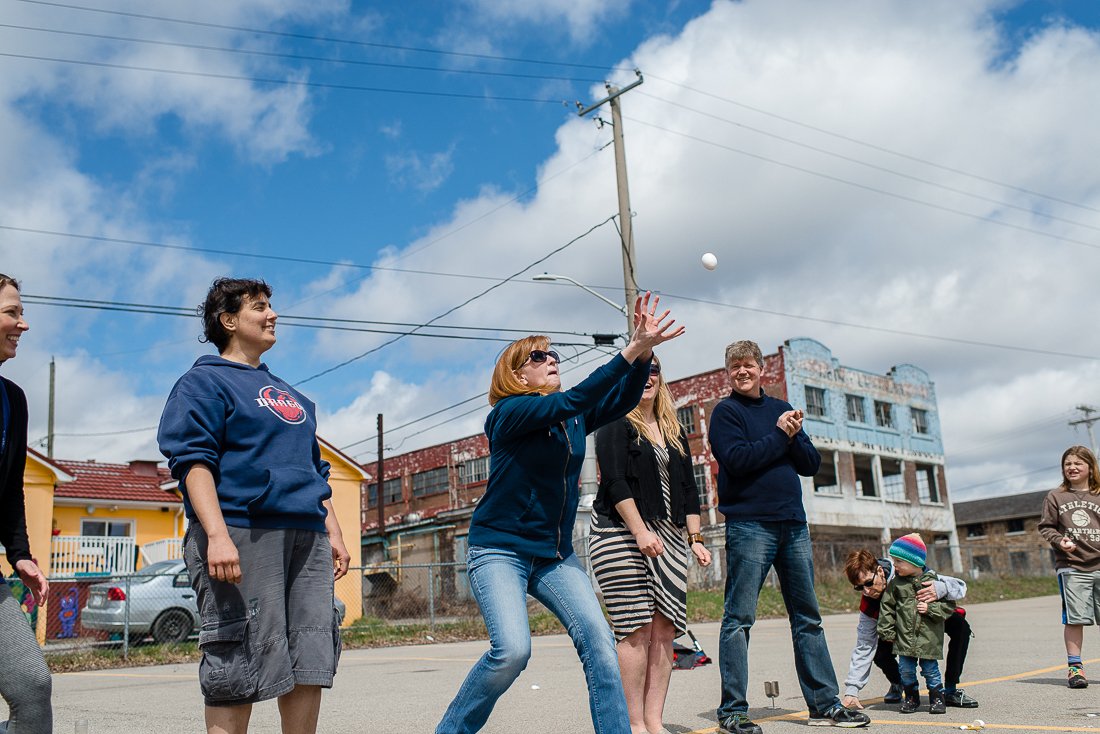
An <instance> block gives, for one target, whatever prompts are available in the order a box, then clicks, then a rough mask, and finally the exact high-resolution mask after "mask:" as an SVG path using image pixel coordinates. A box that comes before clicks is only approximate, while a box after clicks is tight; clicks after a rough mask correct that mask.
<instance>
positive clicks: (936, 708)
mask: <svg viewBox="0 0 1100 734" xmlns="http://www.w3.org/2000/svg"><path fill="white" fill-rule="evenodd" d="M928 703H929V704H930V705H929V706H928V713H930V714H946V713H947V701H945V700H944V695H943V688H933V689H932V690H930V691H928Z"/></svg>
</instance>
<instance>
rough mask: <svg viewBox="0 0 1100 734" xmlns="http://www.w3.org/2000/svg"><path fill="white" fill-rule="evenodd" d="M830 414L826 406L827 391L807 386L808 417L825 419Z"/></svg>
mask: <svg viewBox="0 0 1100 734" xmlns="http://www.w3.org/2000/svg"><path fill="white" fill-rule="evenodd" d="M828 414H829V411H828V410H827V409H826V406H825V391H824V390H822V389H821V388H820V387H810V386H809V385H807V386H806V415H808V416H811V417H813V418H824V417H825V416H826V415H828Z"/></svg>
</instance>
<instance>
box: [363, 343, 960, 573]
mask: <svg viewBox="0 0 1100 734" xmlns="http://www.w3.org/2000/svg"><path fill="white" fill-rule="evenodd" d="M762 385H763V387H764V389H765V391H766V392H767V393H768V394H769V395H773V396H775V397H778V398H782V399H784V400H787V401H788V402H790V403H791V404H792V405H794V406H795V407H798V408H801V409H802V410H804V411H805V413H806V419H805V422H804V424H803V425H804V427H805V430H806V431H807V433H809V434H810V437H811V439H812V440H813V442H814V445H815V446H817V448H818V450H819V451H820V452H821V454H822V468H821V471H820V472H819V474H818V475H817V476H816V477H813V478H812V479H811V478H806V479H804V480H803V492H804V501H805V506H806V510H807V514H808V517H809V521H810V525H811V530H812V532H813V534H814V539H815V542H817V543H828V542H832V543H835V544H836V545H837V546H852V545H856V544H861V545H868V546H870V547H873V548H876V549H877V548H878V547H879V546H880V544H882V543H889V541H890V540H891V538H892V537H893V536H895V535H898V534H901V533H903V532H909V531H911V530H921V531H922V532H923V533H924V534H925V538H926V540H928V541H929V545H930V546H932V545H933V542H935V543H936V544H938V545H937V547H936V548H934V549H930V552H931V553H932V554H933V555H934V554H935V553H936V552H937V551H939V552H943V553H946V554H947V555H945V556H944V558H942V559H940V560H939V561H938V563H939V566H940V567H942V568H948V567H951V568H955V569H958V568H959V565H958V564H959V556H958V540H957V535H956V531H955V521H954V516H953V514H952V510H951V503H950V501H949V499H948V494H947V482H946V479H945V476H944V468H943V466H944V459H943V444H942V441H941V439H940V425H939V413H938V410H937V407H936V395H935V389H934V386H933V384H932V381H931V379H930V378H929V376H928V374H927V373H926V372H924V370H922V369H920V368H919V367H914V366H912V365H900V366H897V367H894V368H892V369H891V370H890V371H889V372H888V373H887V374H885V375H879V374H874V373H870V372H866V371H862V370H857V369H854V368H850V367H844V366H841V365H840V364H839V362H838V361H837V360H836V359H835V358H834V357H833V356H832V352H830V351H829V349H828V348H826V347H825V346H824V345H823V344H821V343H820V342H817V341H815V340H813V339H804V338H803V339H790V340H787V341H786V342H785V343H784V344H783V345H782V346H780V348H779V349H778V351H777V352H776V353H774V354H769V355H767V356H766V357H765V358H764V372H763V379H762ZM669 388H670V390H671V391H672V394H673V397H674V398H675V400H676V406H677V414H678V417H679V419H680V422H681V424H682V425H684V427H685V429H686V430H687V433H688V438H689V443H690V447H691V453H692V463H693V465H694V466H695V478H696V484H697V485H698V487H699V493H700V505H701V507H702V508H703V524H704V530H705V531H708V534H711V535H713V536H715V541H716V542H718V541H719V538H718V536H720V534H721V530H720V529H719V527H718V526H720V524H721V523H723V522H724V520H725V518H723V517H722V515H721V513H719V512H718V511H717V509H716V507H715V506H716V504H717V498H716V497H715V491H716V486H717V480H716V477H717V472H718V466H717V463H716V462H715V459H714V456H713V455H712V454H711V452H710V446H709V445H708V444H707V441H706V425H707V419H708V417H709V416H710V411H711V410H712V409H713V407H714V405H715V404H716V403H717V402H718V401H719V400H721V399H722V398H724V397H725V396H726V395H728V394H729V390H730V387H729V381H728V379H727V376H726V372H725V369H723V368H721V367H719V368H718V369H715V370H711V371H709V372H704V373H701V374H697V375H692V376H690V377H686V378H683V379H680V380H675V381H670V382H669ZM593 453H594V452H593V451H592V450H591V448H590V450H589V458H591V457H592V454H593ZM376 468H377V467H376V466H375V465H373V464H371V465H367V466H366V467H365V469H366V471H367V473H368V474H370V475H371V476H376V474H377V472H376ZM488 469H489V466H488V442H487V441H486V439H485V436H484V435H477V436H468V437H466V438H462V439H459V440H457V441H453V442H449V443H444V444H438V445H436V446H430V447H427V448H424V449H420V450H418V451H412V452H408V453H406V454H401V455H398V456H394V457H387V459H386V462H385V473H386V481H385V484H384V487H385V489H384V499H385V507H386V508H387V511H386V512H387V518H386V533H385V536H386V541H385V543H383V540H382V538H381V537H380V535H379V533H378V523H377V518H376V516H375V514H374V511H375V510H376V508H377V503H376V492H377V487H376V486H375V485H370V487H365V488H364V490H363V502H362V507H363V517H362V519H363V542H364V559H372V560H381V559H382V558H383V557H388V558H390V559H394V558H396V557H397V555H398V554H397V553H395V552H393V549H392V546H393V545H394V542H395V536H396V535H398V534H400V535H401V536H402V539H401V540H397V541H396V545H397V547H398V549H399V550H400V549H404V550H402V551H401V552H402V553H407V554H412V555H413V557H416V558H417V559H422V560H425V561H427V560H429V559H431V560H433V561H445V560H452V559H454V558H459V559H461V558H462V557H463V555H464V551H465V537H464V536H465V533H466V528H467V527H468V524H469V517H470V514H471V513H472V511H473V506H474V505H475V503H476V501H477V499H478V498H479V497H480V495H481V493H482V492H484V488H485V480H486V479H487V478H488ZM582 481H583V480H582ZM592 492H594V485H593V484H592V483H591V480H589V482H588V483H586V485H585V486H584V488H583V490H582V501H581V505H582V512H581V513H580V514H579V516H578V523H577V526H578V527H577V531H576V536H575V541H577V542H578V548H580V547H583V544H582V543H580V541H581V539H582V537H583V535H584V534H585V528H586V526H587V522H588V518H587V515H586V513H585V512H584V510H585V509H586V505H587V504H590V503H591V493H592ZM586 500H587V503H586ZM384 544H385V545H388V546H390V549H389V551H388V556H387V555H385V552H384V551H383V545H384ZM402 557H403V558H407V557H409V556H408V555H404V556H402Z"/></svg>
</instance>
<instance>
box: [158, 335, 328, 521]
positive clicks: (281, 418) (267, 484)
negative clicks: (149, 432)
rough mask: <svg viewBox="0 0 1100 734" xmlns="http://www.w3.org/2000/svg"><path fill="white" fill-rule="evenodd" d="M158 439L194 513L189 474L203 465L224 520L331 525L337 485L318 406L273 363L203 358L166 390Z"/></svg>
mask: <svg viewBox="0 0 1100 734" xmlns="http://www.w3.org/2000/svg"><path fill="white" fill-rule="evenodd" d="M157 441H158V442H159V443H160V451H161V453H162V454H164V455H165V456H166V457H167V458H168V468H169V469H170V470H171V472H172V476H173V477H175V478H176V479H177V480H179V483H180V489H181V490H182V491H183V504H184V509H185V511H186V512H187V517H188V518H190V519H191V520H197V519H198V518H197V517H196V515H195V511H194V509H193V508H192V506H191V502H190V499H189V498H188V495H187V473H188V472H189V471H190V470H191V467H193V466H194V465H195V464H204V465H205V466H207V467H209V469H210V472H211V473H212V474H213V475H214V484H215V486H216V487H217V490H218V504H219V505H220V506H221V510H222V516H223V517H224V518H225V524H226V525H232V526H235V527H245V528H247V527H254V528H296V529H299V530H314V531H318V532H323V531H324V530H325V516H326V515H327V511H326V510H325V507H324V506H323V505H322V504H321V503H322V502H323V501H324V500H326V499H328V498H329V497H330V496H331V495H332V490H331V489H330V488H329V485H328V473H329V465H328V462H325V461H322V460H321V449H320V447H319V446H318V445H317V417H316V408H315V406H314V405H313V403H312V402H311V401H310V400H309V399H308V398H306V397H305V396H303V395H302V394H301V393H299V392H298V391H297V390H295V389H294V388H292V387H291V386H290V385H288V384H287V383H285V382H283V381H282V380H281V379H279V378H278V377H276V376H275V375H273V374H271V373H270V372H269V371H268V369H267V365H264V364H261V365H260V366H259V367H251V366H249V365H247V364H241V363H239V362H231V361H229V360H227V359H222V358H221V357H215V356H211V355H207V356H203V357H199V358H198V360H197V361H196V362H195V364H194V366H193V367H191V369H190V370H188V371H187V373H186V374H184V376H183V377H181V378H180V379H179V381H178V382H176V385H175V387H173V388H172V392H171V393H170V394H169V395H168V402H167V403H166V404H165V406H164V413H163V414H162V415H161V417H160V430H159V431H158V433H157Z"/></svg>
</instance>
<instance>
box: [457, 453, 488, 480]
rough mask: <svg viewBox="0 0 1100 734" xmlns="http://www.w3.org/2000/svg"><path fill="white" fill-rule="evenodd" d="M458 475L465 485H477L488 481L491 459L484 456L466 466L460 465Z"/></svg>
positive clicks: (472, 460) (470, 461)
mask: <svg viewBox="0 0 1100 734" xmlns="http://www.w3.org/2000/svg"><path fill="white" fill-rule="evenodd" d="M458 475H459V476H460V477H461V478H462V483H463V484H475V483H476V482H485V481H488V479H489V457H488V456H482V457H479V458H477V459H471V460H469V461H467V462H466V463H465V464H460V465H459V467H458Z"/></svg>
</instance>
